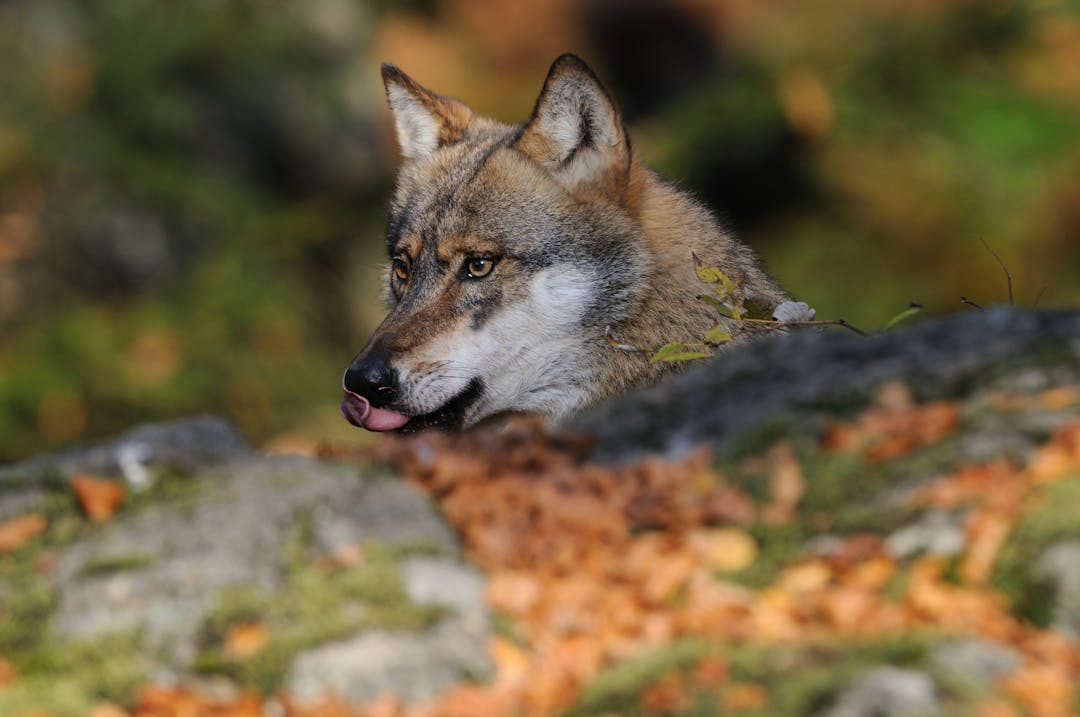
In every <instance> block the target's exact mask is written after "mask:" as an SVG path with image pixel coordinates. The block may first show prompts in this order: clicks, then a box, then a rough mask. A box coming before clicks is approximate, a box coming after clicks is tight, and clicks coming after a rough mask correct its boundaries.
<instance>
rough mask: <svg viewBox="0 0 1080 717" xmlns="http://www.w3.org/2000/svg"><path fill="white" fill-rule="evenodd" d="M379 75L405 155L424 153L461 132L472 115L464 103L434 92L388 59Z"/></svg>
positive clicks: (432, 150)
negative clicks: (381, 78)
mask: <svg viewBox="0 0 1080 717" xmlns="http://www.w3.org/2000/svg"><path fill="white" fill-rule="evenodd" d="M382 77H383V85H385V87H386V99H387V100H388V101H389V103H390V110H391V112H393V114H394V126H395V128H396V129H397V138H398V144H399V145H401V154H402V155H403V156H404V157H405V159H418V158H420V157H424V156H427V155H429V154H431V153H432V152H434V151H435V150H436V149H438V148H439V147H442V146H445V145H448V144H453V143H454V142H457V141H458V140H460V139H461V138H462V136H464V134H465V130H466V128H468V126H469V120H471V119H472V110H470V109H469V108H468V107H466V106H465V105H464V104H462V103H461V102H458V101H457V100H455V99H452V98H450V97H443V96H441V95H437V94H435V93H434V92H432V91H431V90H429V89H427V88H426V87H423V86H421V85H420V84H419V83H418V82H416V80H414V79H413V78H411V77H409V76H408V75H406V74H405V73H404V72H402V71H401V70H399V69H398V68H397V67H395V66H394V65H391V64H390V63H389V62H386V63H383V66H382Z"/></svg>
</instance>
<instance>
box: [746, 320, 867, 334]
mask: <svg viewBox="0 0 1080 717" xmlns="http://www.w3.org/2000/svg"><path fill="white" fill-rule="evenodd" d="M742 321H744V322H746V323H751V324H770V325H772V326H776V327H781V326H843V327H844V328H845V329H847V330H848V331H853V332H855V333H856V334H858V335H859V336H869V334H868V333H866V332H865V331H863V330H862V329H860V328H858V327H857V326H854V325H852V324H850V323H848V322H847V321H846V320H845V319H817V320H814V321H776V320H775V319H749V318H746V317H743V319H742Z"/></svg>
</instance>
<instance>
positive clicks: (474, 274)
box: [465, 256, 495, 279]
mask: <svg viewBox="0 0 1080 717" xmlns="http://www.w3.org/2000/svg"><path fill="white" fill-rule="evenodd" d="M494 268H495V260H494V259H489V258H487V257H483V256H470V257H469V258H468V259H466V260H465V272H466V273H467V274H468V275H469V278H470V279H483V278H484V277H485V276H487V275H488V274H490V273H491V270H492V269H494Z"/></svg>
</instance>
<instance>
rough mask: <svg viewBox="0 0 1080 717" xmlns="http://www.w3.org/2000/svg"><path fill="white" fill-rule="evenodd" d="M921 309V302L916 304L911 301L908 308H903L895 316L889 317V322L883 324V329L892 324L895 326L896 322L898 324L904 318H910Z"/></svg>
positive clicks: (889, 327)
mask: <svg viewBox="0 0 1080 717" xmlns="http://www.w3.org/2000/svg"><path fill="white" fill-rule="evenodd" d="M922 309H923V307H922V304H916V303H915V302H912V303H911V306H909V307H908V308H906V309H904V310H903V311H901V312H900V313H899V314H897V315H896V316H894V317H892V318H891V319H889V323H887V324H885V331H888V330H889V329H891V328H892V327H893V326H896V325H897V324H899V323H900V322H901V321H904V320H905V319H910V318H911V317H912V316H914V315H915V314H917V313H919V312H920V311H922Z"/></svg>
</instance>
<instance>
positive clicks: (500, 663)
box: [488, 636, 530, 680]
mask: <svg viewBox="0 0 1080 717" xmlns="http://www.w3.org/2000/svg"><path fill="white" fill-rule="evenodd" d="M488 653H489V654H490V655H491V661H492V663H494V665H495V669H496V671H497V672H498V676H499V678H500V679H508V680H512V679H516V678H518V677H522V676H524V675H526V674H528V671H529V666H530V662H529V656H528V655H526V654H525V651H524V650H522V649H521V648H520V647H518V646H517V645H515V644H514V643H512V642H511V641H510V640H507V639H506V638H505V637H497V636H496V637H493V638H491V639H490V640H488Z"/></svg>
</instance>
